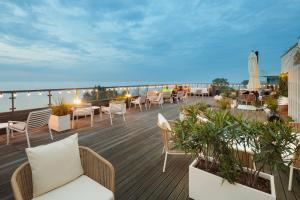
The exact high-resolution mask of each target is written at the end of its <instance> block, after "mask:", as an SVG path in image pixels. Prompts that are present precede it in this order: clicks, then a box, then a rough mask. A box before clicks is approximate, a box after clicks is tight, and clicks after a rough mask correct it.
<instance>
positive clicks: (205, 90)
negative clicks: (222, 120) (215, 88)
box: [201, 88, 209, 96]
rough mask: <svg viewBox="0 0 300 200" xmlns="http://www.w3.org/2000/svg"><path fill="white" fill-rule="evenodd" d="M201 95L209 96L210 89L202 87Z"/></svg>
mask: <svg viewBox="0 0 300 200" xmlns="http://www.w3.org/2000/svg"><path fill="white" fill-rule="evenodd" d="M201 95H202V96H209V92H208V89H207V88H202V91H201Z"/></svg>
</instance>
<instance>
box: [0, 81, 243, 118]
mask: <svg viewBox="0 0 300 200" xmlns="http://www.w3.org/2000/svg"><path fill="white" fill-rule="evenodd" d="M173 85H179V86H184V87H189V88H201V87H208V86H209V85H211V83H201V82H199V83H165V84H145V85H125V86H105V87H100V86H94V87H79V88H56V89H34V90H7V91H0V100H1V98H3V97H4V96H5V95H8V96H9V100H10V108H9V110H10V111H11V112H14V111H16V109H17V108H16V99H17V96H18V93H27V94H28V96H31V93H38V94H39V95H41V94H43V93H46V94H47V96H48V106H49V107H50V106H51V105H53V101H52V96H53V93H54V92H60V93H61V92H63V91H67V92H68V93H71V91H73V94H74V96H75V97H78V91H80V90H83V91H84V93H85V92H92V91H94V92H95V93H96V95H95V96H96V99H95V100H96V101H105V100H112V99H115V98H116V96H113V97H109V98H100V96H101V95H99V93H100V92H107V91H117V92H118V91H123V92H124V91H125V93H127V94H128V93H130V91H131V90H132V89H136V90H137V94H136V95H140V92H141V90H142V89H144V92H147V91H149V90H150V89H158V88H162V87H165V86H173ZM229 87H234V88H235V89H237V90H239V89H240V88H241V84H236V83H231V84H229ZM99 89H100V90H99ZM36 108H38V107H36ZM0 112H1V111H0Z"/></svg>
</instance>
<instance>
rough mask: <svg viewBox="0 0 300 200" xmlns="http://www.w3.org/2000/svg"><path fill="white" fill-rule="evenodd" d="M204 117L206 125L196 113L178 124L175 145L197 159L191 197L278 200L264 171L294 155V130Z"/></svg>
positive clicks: (218, 115) (215, 114)
mask: <svg viewBox="0 0 300 200" xmlns="http://www.w3.org/2000/svg"><path fill="white" fill-rule="evenodd" d="M204 113H205V116H206V118H208V119H209V121H207V122H205V123H204V122H201V121H199V120H197V119H196V118H195V115H194V114H190V115H188V116H187V117H186V118H185V119H184V120H181V121H177V122H176V123H175V135H176V138H175V142H176V144H177V145H179V146H180V147H181V148H183V149H185V150H186V152H190V153H193V154H194V155H195V157H196V159H195V160H194V161H193V162H192V164H191V165H190V166H189V196H190V198H192V199H195V200H198V199H199V200H200V199H225V200H227V199H228V200H238V199H244V200H253V199H256V200H275V199H276V194H275V186H274V177H273V176H272V175H270V174H267V173H263V172H262V169H263V168H264V167H265V166H266V165H268V166H270V167H271V168H272V169H277V168H279V167H280V166H281V165H282V164H283V163H284V162H283V159H282V157H281V155H289V154H292V153H293V149H291V148H290V147H289V145H288V144H291V143H293V142H294V141H296V140H295V136H294V135H293V134H292V133H291V129H290V128H289V127H288V126H287V125H286V124H283V123H280V122H278V121H275V122H269V123H267V124H264V123H262V122H248V121H245V120H243V119H242V117H235V116H233V115H232V114H230V113H229V112H221V111H214V110H209V109H208V110H206V111H205V112H204ZM252 161H253V162H252ZM257 162H258V163H259V167H258V168H256V167H255V165H254V163H257Z"/></svg>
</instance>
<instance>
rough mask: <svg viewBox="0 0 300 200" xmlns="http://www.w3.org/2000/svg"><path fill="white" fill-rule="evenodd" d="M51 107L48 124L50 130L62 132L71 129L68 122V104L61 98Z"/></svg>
mask: <svg viewBox="0 0 300 200" xmlns="http://www.w3.org/2000/svg"><path fill="white" fill-rule="evenodd" d="M51 108H52V115H51V116H50V120H49V126H50V128H51V129H52V130H55V131H57V132H62V131H65V130H69V129H71V123H70V106H69V105H68V104H65V103H64V101H63V99H61V100H60V101H59V103H58V104H57V105H54V106H52V107H51Z"/></svg>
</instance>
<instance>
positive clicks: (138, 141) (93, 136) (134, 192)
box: [0, 97, 300, 200]
mask: <svg viewBox="0 0 300 200" xmlns="http://www.w3.org/2000/svg"><path fill="white" fill-rule="evenodd" d="M197 101H206V102H208V103H212V102H213V101H212V98H210V97H205V98H201V97H200V98H199V97H191V98H190V99H189V103H193V102H197ZM159 112H161V113H163V114H164V115H165V116H166V117H167V118H168V119H176V118H177V117H178V114H179V105H178V104H165V105H164V109H163V110H161V109H159V108H158V107H155V106H154V107H152V108H151V110H148V111H143V112H140V111H139V110H138V109H131V110H130V111H128V113H127V115H126V120H127V122H126V124H125V123H124V122H123V120H122V119H121V118H119V117H117V118H116V119H114V125H113V126H111V125H110V122H109V119H108V118H107V116H106V117H104V118H103V119H102V120H100V118H99V117H98V115H96V116H95V123H94V127H93V128H90V127H89V119H88V118H87V119H81V120H79V124H78V126H77V129H73V130H71V131H67V132H63V133H55V134H54V140H56V141H57V140H60V139H63V138H65V137H67V136H69V135H71V134H73V133H76V132H78V133H79V144H80V145H83V146H88V147H90V148H91V149H93V150H94V151H96V152H97V153H99V154H100V155H102V156H103V157H104V158H106V159H107V160H109V161H110V162H111V163H112V164H113V166H114V168H115V171H116V194H115V195H116V199H170V200H171V199H172V200H174V199H188V165H189V164H190V163H191V162H192V160H193V158H192V157H191V156H188V155H173V156H172V155H171V156H170V157H169V160H168V162H167V169H166V172H165V173H162V166H163V157H164V156H163V155H162V147H163V145H162V142H161V139H160V135H159V129H158V128H157V126H156V123H157V114H158V113H159ZM234 112H239V111H237V110H236V111H234ZM245 116H246V117H247V118H255V119H259V120H264V115H263V114H262V113H261V112H256V111H251V112H246V113H245ZM45 132H46V131H45ZM31 138H32V139H31V142H32V146H38V145H41V144H47V143H49V142H50V139H49V136H48V134H47V133H36V134H33V135H32V137H31ZM0 142H1V145H0V160H1V163H0V177H1V178H0V197H1V199H13V196H12V191H11V187H10V177H11V175H12V173H13V171H14V170H15V169H16V168H17V167H18V166H19V165H20V164H21V163H23V162H24V161H26V159H27V158H26V154H25V151H24V149H25V148H26V147H27V143H26V139H25V137H24V135H18V134H16V135H15V137H14V138H13V139H12V140H11V144H10V145H5V143H6V138H5V136H4V135H1V137H0ZM265 171H268V169H265ZM271 173H273V174H274V176H275V184H276V185H275V187H276V193H277V199H278V200H296V199H300V184H299V183H300V182H299V181H296V180H294V184H293V191H291V192H288V191H287V185H288V169H286V170H285V171H283V172H271ZM297 177H298V178H299V176H298V175H296V176H294V178H295V179H297Z"/></svg>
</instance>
